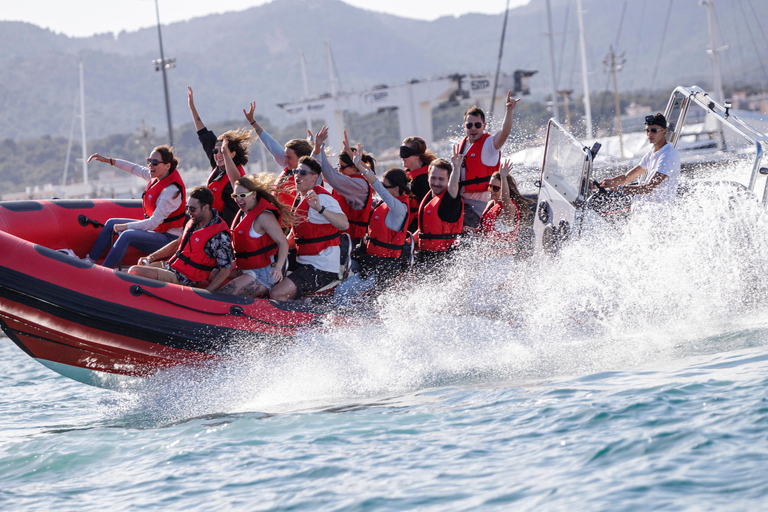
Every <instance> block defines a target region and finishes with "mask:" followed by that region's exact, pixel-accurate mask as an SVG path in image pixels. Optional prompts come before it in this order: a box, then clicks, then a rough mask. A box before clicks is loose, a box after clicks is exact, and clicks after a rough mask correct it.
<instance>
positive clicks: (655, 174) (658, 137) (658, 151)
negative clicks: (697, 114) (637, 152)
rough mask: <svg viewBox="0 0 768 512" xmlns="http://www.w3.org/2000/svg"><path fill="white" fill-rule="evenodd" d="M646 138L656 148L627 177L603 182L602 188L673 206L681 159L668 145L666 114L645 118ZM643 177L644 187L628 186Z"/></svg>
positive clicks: (623, 175) (642, 184)
mask: <svg viewBox="0 0 768 512" xmlns="http://www.w3.org/2000/svg"><path fill="white" fill-rule="evenodd" d="M645 134H646V135H647V136H648V142H650V143H651V144H652V145H653V147H652V148H651V150H650V151H648V153H646V154H645V155H644V156H643V158H641V159H640V163H639V164H637V165H636V166H635V167H633V168H632V169H631V170H630V171H629V172H627V173H625V174H620V175H619V176H615V177H613V178H607V179H604V180H603V181H602V182H601V183H600V185H601V186H603V187H605V188H609V189H613V190H619V191H620V192H624V193H625V194H629V195H633V196H639V197H638V199H639V198H642V201H647V202H653V203H660V204H672V203H673V202H674V201H675V196H676V194H677V183H678V181H679V180H680V155H679V154H678V152H677V150H676V149H675V148H674V146H672V144H670V143H669V142H667V119H666V118H665V117H664V115H663V114H661V113H660V112H659V113H657V114H655V115H647V116H645ZM644 173H647V174H646V175H645V180H643V183H641V184H639V185H627V183H631V182H632V181H633V180H634V179H635V178H637V177H639V176H640V175H642V174H644Z"/></svg>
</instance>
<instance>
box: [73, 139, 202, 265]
mask: <svg viewBox="0 0 768 512" xmlns="http://www.w3.org/2000/svg"><path fill="white" fill-rule="evenodd" d="M91 160H98V161H99V162H104V163H108V164H111V165H113V166H114V167H117V168H118V169H120V170H123V171H126V172H129V173H131V174H133V175H134V176H139V177H140V178H143V179H145V180H147V187H146V188H145V189H144V193H143V194H142V195H141V201H142V206H143V208H144V217H145V218H144V220H135V219H109V220H108V221H107V222H106V223H105V224H104V228H103V229H102V230H101V233H99V236H98V238H97V239H96V243H95V244H94V246H93V249H91V252H90V253H89V254H88V255H87V256H86V259H87V260H88V261H91V262H93V263H95V262H97V261H98V260H99V259H100V258H101V257H102V256H103V255H104V253H105V252H106V251H107V249H109V246H110V244H111V242H112V236H113V233H117V234H118V235H120V236H119V237H118V239H117V241H116V242H115V244H114V246H112V249H111V250H110V251H109V254H107V257H106V259H105V260H104V263H102V265H103V266H105V267H109V268H115V267H116V266H118V265H119V264H120V262H121V261H123V257H124V256H125V253H126V251H127V250H128V247H135V248H137V249H138V250H140V251H141V252H144V253H147V254H149V253H152V252H154V251H156V250H158V249H160V248H161V247H164V246H165V245H167V244H168V243H169V242H171V241H173V240H175V239H176V238H178V237H179V236H180V235H181V232H182V231H183V230H184V221H185V218H186V217H185V210H184V209H185V206H186V196H187V194H186V190H185V188H184V182H183V181H182V179H181V176H180V175H179V171H178V169H177V167H178V165H179V160H178V159H177V158H176V155H174V153H173V149H172V148H170V147H168V146H157V147H156V148H155V149H153V150H152V153H151V154H150V155H149V158H147V166H148V167H144V166H142V165H137V164H134V163H131V162H126V161H125V160H120V159H115V158H107V157H105V156H101V155H100V154H98V153H94V154H93V155H91V157H90V158H89V159H88V161H89V162H90V161H91Z"/></svg>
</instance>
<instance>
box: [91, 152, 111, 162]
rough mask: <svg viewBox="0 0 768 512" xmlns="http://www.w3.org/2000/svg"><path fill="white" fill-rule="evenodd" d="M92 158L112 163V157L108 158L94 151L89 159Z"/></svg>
mask: <svg viewBox="0 0 768 512" xmlns="http://www.w3.org/2000/svg"><path fill="white" fill-rule="evenodd" d="M91 160H98V161H99V162H104V163H106V164H111V163H112V159H111V158H107V157H105V156H101V155H100V154H98V153H94V154H92V155H91V156H89V157H88V161H89V162H90V161H91Z"/></svg>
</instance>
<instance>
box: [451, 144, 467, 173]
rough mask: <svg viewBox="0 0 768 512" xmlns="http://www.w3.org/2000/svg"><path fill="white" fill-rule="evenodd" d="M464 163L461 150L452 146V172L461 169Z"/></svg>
mask: <svg viewBox="0 0 768 512" xmlns="http://www.w3.org/2000/svg"><path fill="white" fill-rule="evenodd" d="M463 161H464V155H463V154H462V153H461V149H459V146H458V145H457V144H454V145H453V154H452V155H451V163H452V164H453V172H457V171H458V170H459V169H461V163H462V162H463Z"/></svg>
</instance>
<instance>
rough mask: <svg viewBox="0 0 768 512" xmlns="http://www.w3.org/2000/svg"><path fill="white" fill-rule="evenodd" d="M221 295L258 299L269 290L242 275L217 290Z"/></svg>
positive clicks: (251, 278) (249, 277)
mask: <svg viewBox="0 0 768 512" xmlns="http://www.w3.org/2000/svg"><path fill="white" fill-rule="evenodd" d="M219 291H220V292H222V293H230V294H232V295H241V296H243V297H260V296H262V295H266V294H267V292H268V291H269V290H267V287H266V286H264V285H262V284H261V283H259V282H258V281H256V279H254V278H253V277H251V276H249V275H242V276H239V277H237V278H236V279H233V280H232V281H230V282H228V283H227V284H226V285H225V286H223V287H221V289H219Z"/></svg>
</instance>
